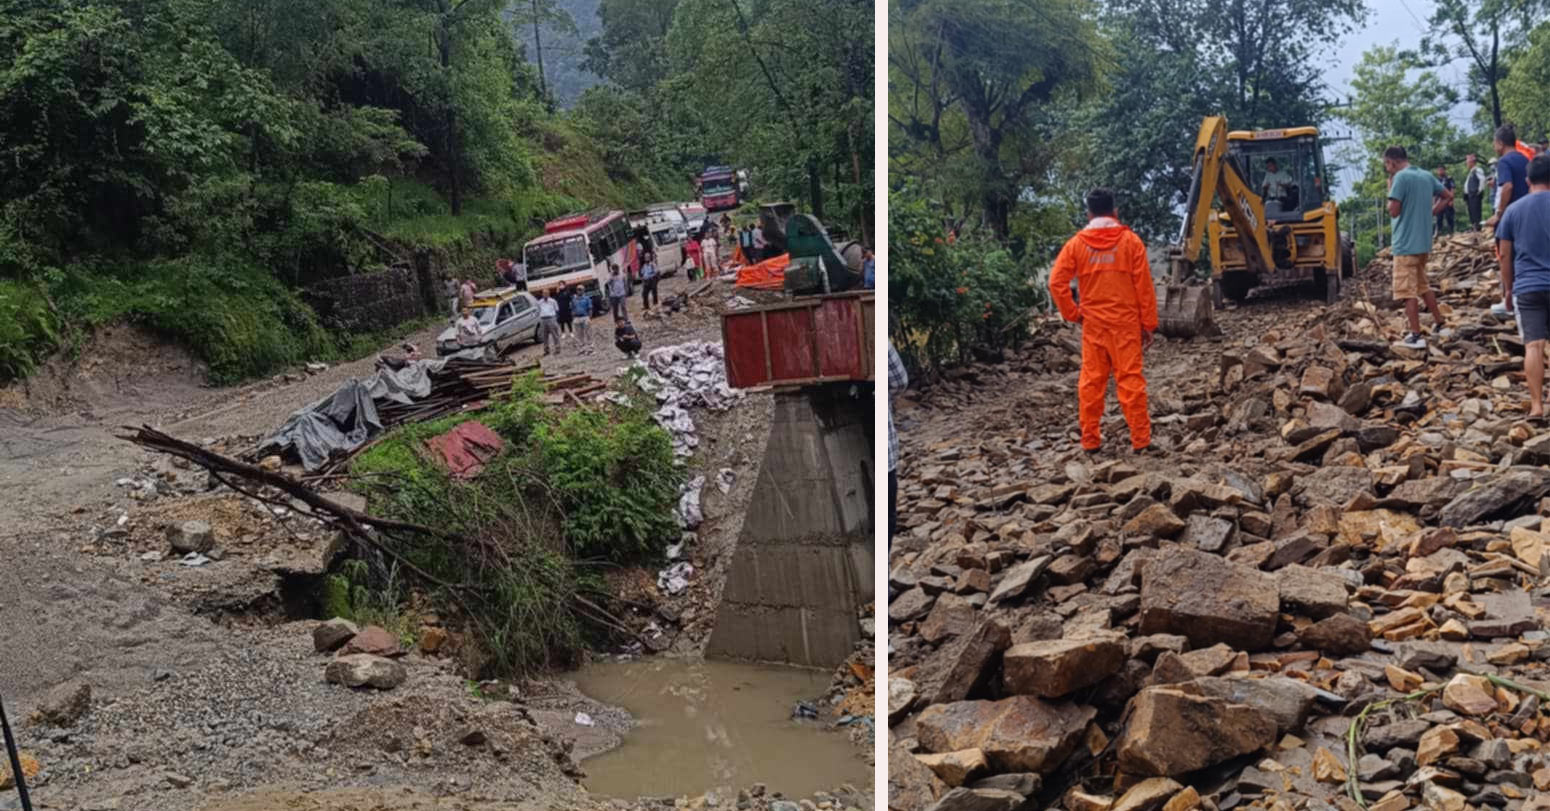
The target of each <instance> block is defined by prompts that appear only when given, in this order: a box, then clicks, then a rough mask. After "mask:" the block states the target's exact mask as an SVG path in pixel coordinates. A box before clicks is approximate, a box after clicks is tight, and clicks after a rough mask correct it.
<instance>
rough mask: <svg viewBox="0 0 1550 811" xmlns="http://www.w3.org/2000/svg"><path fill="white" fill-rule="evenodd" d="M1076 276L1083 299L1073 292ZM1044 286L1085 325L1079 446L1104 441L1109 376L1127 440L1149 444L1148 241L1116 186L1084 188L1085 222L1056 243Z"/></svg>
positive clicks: (1151, 317)
mask: <svg viewBox="0 0 1550 811" xmlns="http://www.w3.org/2000/svg"><path fill="white" fill-rule="evenodd" d="M1073 278H1074V279H1076V286H1077V292H1078V294H1080V296H1081V304H1080V305H1078V304H1077V303H1076V301H1074V300H1073V299H1072V297H1071V280H1072V279H1073ZM1049 289H1050V296H1051V297H1052V298H1053V299H1054V300H1055V304H1056V306H1058V307H1059V308H1060V315H1061V317H1062V318H1065V319H1066V320H1067V321H1072V322H1075V323H1078V324H1081V325H1082V372H1081V375H1080V376H1079V377H1078V378H1077V382H1076V400H1077V414H1078V417H1079V419H1080V422H1081V426H1082V449H1083V450H1085V451H1087V452H1088V453H1095V452H1097V451H1098V450H1099V448H1101V447H1102V446H1103V436H1102V432H1101V423H1102V422H1103V410H1104V398H1105V395H1106V391H1107V389H1108V387H1109V377H1110V376H1111V375H1112V376H1113V377H1114V382H1115V385H1114V388H1115V392H1116V394H1117V395H1118V398H1119V405H1120V410H1121V411H1123V412H1124V414H1125V424H1126V425H1128V426H1129V427H1130V447H1131V449H1132V450H1134V451H1136V452H1138V453H1139V452H1143V451H1145V450H1147V449H1148V448H1150V447H1151V445H1152V420H1151V416H1150V415H1149V414H1148V413H1147V402H1146V377H1145V375H1144V374H1143V373H1142V371H1141V359H1142V355H1143V353H1144V352H1145V351H1146V350H1147V349H1149V348H1150V347H1151V346H1152V333H1153V332H1156V331H1157V290H1156V289H1155V288H1154V287H1153V286H1152V268H1151V266H1150V265H1149V264H1148V263H1147V260H1146V244H1145V243H1143V242H1142V241H1141V238H1140V237H1138V236H1136V234H1135V232H1134V231H1131V230H1130V229H1129V228H1127V227H1126V226H1124V225H1123V224H1121V223H1120V221H1119V218H1118V215H1117V214H1116V212H1115V208H1114V192H1112V191H1109V190H1108V189H1093V190H1092V191H1090V192H1088V193H1087V227H1086V228H1083V229H1082V230H1081V231H1078V232H1077V234H1076V236H1074V237H1072V238H1071V239H1070V240H1069V241H1068V242H1066V244H1065V247H1063V248H1061V249H1060V255H1059V256H1058V257H1056V259H1055V268H1054V270H1053V271H1052V272H1051V273H1050V278H1049Z"/></svg>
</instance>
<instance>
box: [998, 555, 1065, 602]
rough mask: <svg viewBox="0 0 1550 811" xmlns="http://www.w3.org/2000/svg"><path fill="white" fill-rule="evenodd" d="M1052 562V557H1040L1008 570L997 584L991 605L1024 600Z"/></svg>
mask: <svg viewBox="0 0 1550 811" xmlns="http://www.w3.org/2000/svg"><path fill="white" fill-rule="evenodd" d="M1052 561H1054V556H1052V555H1038V556H1036V557H1034V558H1032V559H1031V560H1027V561H1024V562H1022V563H1019V564H1017V565H1016V566H1013V567H1012V568H1010V569H1008V570H1007V572H1006V574H1004V575H1001V580H1000V582H998V583H996V590H995V591H993V592H991V593H990V604H991V605H997V604H999V603H1002V602H1005V601H1007V600H1020V599H1022V598H1023V596H1024V595H1026V594H1027V593H1028V590H1029V589H1030V588H1032V586H1033V584H1034V582H1035V581H1037V580H1038V579H1039V575H1041V574H1043V573H1044V570H1045V569H1048V568H1049V565H1050V563H1051V562H1052Z"/></svg>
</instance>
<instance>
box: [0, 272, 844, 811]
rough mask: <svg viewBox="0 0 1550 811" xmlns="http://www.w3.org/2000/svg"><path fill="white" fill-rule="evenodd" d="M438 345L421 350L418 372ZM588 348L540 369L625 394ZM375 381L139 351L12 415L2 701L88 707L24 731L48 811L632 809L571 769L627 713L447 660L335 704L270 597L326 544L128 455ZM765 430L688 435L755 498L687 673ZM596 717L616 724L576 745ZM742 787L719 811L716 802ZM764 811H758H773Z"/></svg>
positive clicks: (27, 387) (714, 535)
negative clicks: (181, 540) (196, 526)
mask: <svg viewBox="0 0 1550 811" xmlns="http://www.w3.org/2000/svg"><path fill="white" fill-rule="evenodd" d="M688 287H690V285H689V283H688V282H687V281H686V280H685V279H683V278H682V276H678V277H673V278H670V279H667V280H665V281H664V283H663V285H662V296H663V298H664V300H665V299H667V298H668V297H669V296H672V295H675V294H677V293H679V292H681V291H683V290H686V289H687V288H688ZM731 295H733V291H732V288H731V286H730V285H725V284H720V283H718V284H717V285H716V286H715V287H713V288H712V290H711V291H710V292H707V293H706V294H704V295H703V296H702V297H700V298H699V299H697V300H695V301H694V303H693V304H692V305H691V306H690V307H689V308H688V309H687V310H686V311H685V312H682V313H677V314H672V315H664V316H661V317H649V316H642V315H640V314H639V313H635V317H634V321H635V325H636V327H637V329H638V330H639V332H640V333H641V335H642V338H643V340H644V342H645V349H646V350H647V351H649V350H650V349H652V348H655V347H660V346H666V345H672V344H677V343H683V342H686V341H712V342H719V340H720V324H719V318H718V317H717V315H716V312H717V307H719V306H720V305H721V304H722V303H723V302H724V301H725V300H726V299H727V298H729V297H730V296H731ZM638 303H639V302H638V300H637V301H635V302H632V305H638ZM632 312H635V310H634V309H633V308H632ZM605 324H606V326H605ZM441 329H442V327H441V326H440V325H438V326H436V327H434V328H430V329H426V330H423V331H421V332H420V333H419V334H416V335H414V336H411V337H409V338H408V340H411V341H414V342H416V343H418V344H419V345H420V347H421V348H422V350H425V349H427V348H429V347H433V346H434V338H435V335H436V333H437V332H439V331H440V330H441ZM593 342H594V347H595V351H594V352H592V353H590V354H584V353H582V352H580V351H579V347H577V346H576V345H575V344H574V342H572V341H571V340H570V339H567V341H566V345H565V346H564V348H563V349H562V351H561V353H560V354H559V355H558V356H556V357H550V358H545V359H544V368H545V370H546V371H548V372H553V373H562V374H564V373H576V372H587V373H591V374H595V375H597V376H599V377H611V376H613V375H614V374H615V373H616V372H618V371H619V370H621V369H623V368H625V367H626V365H627V363H628V361H627V360H626V359H625V358H624V357H623V356H622V355H621V354H620V353H619V352H617V351H616V350H615V349H614V348H613V345H612V328H611V322H606V321H605V319H597V320H596V321H595V322H594V324H593ZM522 354H523V355H524V356H528V355H540V354H541V347H537V346H534V347H527V348H524V349H523V350H522ZM374 363H375V357H374V356H373V357H367V358H362V359H360V360H357V361H353V362H350V363H342V364H338V365H335V366H331V367H329V368H327V369H326V370H322V371H318V372H315V373H307V372H305V371H302V370H297V371H293V372H291V373H289V374H286V375H280V376H277V377H275V378H273V379H270V380H265V381H259V382H255V383H251V384H248V385H245V386H240V387H234V388H226V389H214V388H209V387H206V386H204V385H202V384H201V383H200V382H199V380H200V376H199V368H198V364H196V363H195V362H193V361H192V360H191V359H189V358H188V357H187V356H186V355H185V354H183V353H181V352H179V351H177V350H176V349H174V348H172V347H169V346H167V345H165V344H162V343H161V342H159V341H157V340H156V339H154V338H153V337H150V336H148V335H146V334H144V333H142V332H140V331H138V330H135V329H133V328H127V327H126V328H117V329H113V330H108V331H106V332H104V333H102V334H100V335H99V336H97V337H96V338H95V339H94V340H93V341H92V343H91V345H90V346H88V347H87V348H86V349H85V350H84V351H83V352H82V353H81V355H80V356H79V358H75V359H56V360H55V361H53V362H52V363H51V364H49V366H48V367H47V368H46V369H45V370H44V371H43V372H41V373H40V374H39V375H37V376H35V377H34V378H33V379H32V380H30V381H28V382H27V383H26V384H19V385H15V386H12V387H9V388H7V389H3V390H0V492H3V493H4V494H5V503H4V507H3V508H0V560H4V561H5V565H4V567H3V568H4V571H5V572H6V574H7V578H6V581H7V582H6V586H5V588H3V589H0V629H3V630H0V688H3V689H4V690H5V691H6V692H5V693H4V698H5V700H6V702H7V710H8V711H9V713H10V715H11V717H12V718H13V719H25V718H27V717H28V715H29V714H30V713H31V712H32V711H33V710H35V709H36V708H38V707H39V706H43V705H46V704H48V702H49V700H50V699H49V696H48V695H47V694H48V692H49V691H50V690H51V689H53V688H56V687H57V686H59V685H61V684H65V683H67V682H84V683H87V684H89V685H90V687H91V690H92V699H91V702H90V710H89V711H88V712H87V713H86V714H85V715H84V716H83V718H82V719H81V720H80V721H79V722H77V723H76V724H75V725H74V726H72V727H70V728H68V729H64V728H56V727H53V726H48V725H41V724H29V723H26V722H23V724H22V727H21V729H20V730H19V731H20V733H21V735H20V737H21V739H22V746H23V747H24V748H25V749H28V750H29V751H31V752H32V753H33V754H34V755H35V756H36V757H37V758H38V760H39V761H40V762H41V763H42V764H43V772H42V774H40V775H39V776H38V777H37V778H35V779H34V780H33V781H32V782H33V792H32V795H33V802H34V805H35V806H36V807H38V808H72V809H134V808H153V807H154V808H158V809H170V810H172V811H182V810H183V809H188V810H189V811H193V809H200V808H208V809H222V810H223V811H239V809H259V808H266V809H267V808H282V807H283V808H305V809H330V810H331V811H344V810H345V809H355V808H360V809H366V808H372V809H405V811H407V809H420V808H426V809H430V808H435V809H468V811H475V809H480V810H482V809H494V808H502V809H526V808H534V809H537V808H576V809H589V808H594V807H603V806H607V805H609V804H610V802H612V803H613V805H612V807H620V805H621V804H620V803H619V802H618V801H609V800H606V799H602V798H599V797H595V796H594V795H592V794H589V793H588V792H587V791H585V790H584V789H583V788H582V786H581V783H580V782H578V781H579V777H580V775H581V774H583V770H582V768H580V767H578V765H577V760H578V759H579V758H580V757H581V756H582V755H583V754H587V753H589V752H592V751H600V750H603V749H607V748H609V747H612V746H614V745H617V743H618V741H619V740H621V739H622V737H623V736H624V735H625V734H627V731H628V729H629V727H630V717H629V714H628V713H626V712H624V711H623V710H621V709H618V708H614V707H609V706H607V705H604V704H601V703H599V702H597V701H593V700H592V699H589V698H587V697H586V696H584V695H582V694H581V693H580V691H578V690H577V689H576V688H575V686H574V684H572V683H571V682H570V681H568V680H566V679H563V678H560V679H556V680H552V681H544V682H532V683H528V684H519V685H515V686H514V687H515V690H516V693H517V695H518V700H516V701H490V700H488V699H487V697H484V696H482V695H481V694H480V693H479V691H477V690H475V689H472V687H471V685H470V684H469V682H468V681H467V680H466V679H464V678H463V677H462V676H461V675H459V674H458V672H457V671H456V668H455V666H454V664H453V662H452V660H449V659H444V658H437V657H432V656H424V655H421V654H419V653H418V652H415V653H411V654H410V655H409V656H408V657H406V658H405V659H403V660H401V661H403V662H404V663H405V665H406V669H407V672H408V679H407V681H406V682H405V683H404V684H403V685H402V686H400V687H398V688H397V689H395V690H393V691H391V692H388V693H381V694H367V693H359V692H352V691H350V690H347V689H344V688H340V687H337V686H335V685H330V684H327V683H325V682H324V680H323V678H322V671H323V666H324V665H325V664H326V663H327V655H326V654H317V653H314V652H313V649H312V643H311V630H312V628H313V627H315V626H316V624H317V623H316V622H315V621H313V620H311V619H310V618H302V617H297V616H292V615H290V614H289V613H288V608H287V605H286V602H285V600H286V597H285V595H284V594H282V593H280V592H281V591H283V588H284V586H285V582H286V581H285V578H284V577H282V576H280V575H277V572H282V571H288V570H292V569H295V568H297V564H296V563H295V559H297V558H306V557H307V556H316V555H317V554H318V552H319V549H320V548H321V547H322V546H324V545H326V543H327V538H326V537H325V535H324V533H322V532H321V531H319V530H317V528H308V527H306V526H300V525H296V524H297V522H290V524H291V525H288V528H282V527H281V526H280V525H279V524H280V522H282V521H284V520H285V519H283V518H277V517H275V516H274V515H270V514H266V513H265V511H264V510H262V509H260V508H258V507H256V506H255V505H252V504H248V503H244V502H243V500H242V499H240V498H237V497H235V496H233V495H231V494H230V493H225V494H222V493H220V492H216V493H204V492H202V491H203V487H202V486H201V484H200V482H199V481H198V480H199V479H200V478H201V477H202V475H203V474H202V473H201V472H198V471H189V470H184V469H179V468H177V467H175V466H173V465H171V463H170V461H169V460H167V459H165V458H153V457H152V456H151V455H150V454H147V453H145V452H142V451H140V450H139V449H138V448H136V447H135V446H133V445H130V444H129V443H127V442H123V441H120V440H117V439H115V438H114V437H113V433H114V431H115V430H116V429H118V428H119V427H121V426H126V425H127V426H135V425H140V424H149V425H152V426H154V427H157V428H159V429H160V430H163V431H166V432H168V433H170V434H172V435H174V436H178V437H180V438H185V439H189V440H192V441H204V440H210V441H212V442H215V443H216V447H217V448H231V449H237V448H241V447H247V446H250V445H251V444H252V441H253V440H254V439H257V438H258V437H259V436H260V435H263V434H266V433H267V432H269V431H271V430H272V429H274V428H276V427H278V426H279V425H280V424H281V423H282V422H283V421H284V419H285V417H286V416H287V415H288V414H290V413H291V412H292V411H294V410H296V409H297V408H300V407H302V406H304V405H306V404H308V403H310V402H313V401H315V400H317V399H319V398H321V397H323V396H325V395H327V394H328V393H330V392H332V391H333V390H334V389H336V388H337V387H338V386H339V385H340V384H341V383H343V382H344V381H345V380H347V379H348V378H350V377H356V376H363V375H367V374H370V373H371V371H372V369H373V366H374ZM769 414H770V398H769V397H768V395H753V396H750V397H748V398H746V399H745V400H744V401H743V402H742V403H741V404H739V405H738V406H736V407H735V408H733V409H731V410H729V411H727V412H722V413H715V414H703V415H702V414H696V415H695V417H696V423H697V426H698V427H699V430H700V431H701V432H702V437H701V439H702V445H701V447H700V449H699V452H698V453H697V455H696V456H695V457H694V459H693V460H692V461H691V465H692V466H694V467H696V468H703V471H705V472H708V473H709V476H710V477H712V478H714V476H715V475H716V473H717V471H719V470H721V469H731V470H733V471H734V472H735V473H736V477H737V478H736V485H735V486H734V487H732V488H731V489H730V491H729V492H726V493H722V492H719V491H718V490H717V489H716V488H707V491H706V496H705V503H704V509H705V512H706V517H707V521H706V525H705V527H704V528H702V532H701V544H700V547H699V548H698V549H697V550H695V551H694V560H695V563H696V569H697V570H698V571H699V572H700V575H699V576H698V577H697V578H696V579H695V581H694V582H693V584H692V586H691V588H690V589H688V590H687V591H686V592H685V593H684V594H682V595H680V596H679V597H678V598H676V599H677V600H678V602H677V603H675V608H676V609H677V610H678V612H679V614H680V618H681V619H680V628H681V629H682V630H681V632H680V633H679V636H678V638H677V639H676V640H675V642H674V645H673V647H672V653H673V654H675V655H687V656H693V655H695V654H697V653H698V651H699V650H700V648H701V646H702V645H703V641H704V638H705V637H706V636H708V633H709V630H710V624H711V623H712V622H713V620H714V617H715V604H716V601H717V599H718V598H719V593H720V587H721V580H722V579H724V576H725V569H726V564H727V562H728V561H729V560H730V558H731V555H730V549H731V545H732V544H733V543H735V540H736V538H737V534H738V531H739V530H740V528H741V510H742V508H743V507H744V506H746V504H747V502H748V499H749V497H750V494H751V489H752V485H753V482H754V480H755V478H756V474H757V472H758V463H759V460H760V456H761V454H762V449H763V441H764V437H765V435H766V433H767V431H768V423H769ZM189 518H199V519H200V520H206V521H208V522H209V523H211V524H212V525H213V526H214V527H215V532H216V535H217V538H218V540H219V541H220V543H221V544H222V546H223V547H224V549H225V551H226V552H227V556H226V557H225V558H224V559H223V560H220V561H218V562H215V563H211V564H208V565H205V566H200V567H185V566H181V565H179V562H178V561H177V559H176V558H175V557H171V556H168V555H166V554H165V553H164V550H163V547H164V546H165V544H164V542H163V541H162V540H161V539H160V532H161V530H160V527H161V526H162V525H164V524H165V523H166V522H167V521H171V520H184V519H189ZM648 576H650V575H649V573H642V577H643V578H645V577H648ZM320 657H321V658H320ZM782 700H784V697H782ZM577 713H586V714H587V715H588V716H590V717H592V718H595V719H598V721H597V723H596V724H595V725H594V726H591V727H582V726H581V725H579V724H576V723H575V721H574V718H575V717H576V715H577ZM475 741H476V742H475ZM740 788H745V787H744V786H735V785H729V786H724V787H723V788H721V789H720V790H721V791H722V795H721V796H723V797H730V796H733V795H734V794H735V792H736V791H737V790H738V789H740ZM867 792H868V793H867V795H866V796H867V797H868V798H869V796H870V793H869V789H868V790H867ZM771 801H772V799H771V798H768V797H754V798H751V803H752V807H755V808H760V807H764V806H765V805H766V804H767V803H769V802H771ZM13 802H14V799H13V798H12V797H11V796H10V795H4V796H0V809H4V808H10V807H12V806H11V803H13ZM862 803H863V799H862V798H861V797H859V796H858V797H857V798H855V799H854V800H851V799H844V800H840V801H839V805H838V807H845V806H847V805H851V804H856V805H858V806H859V805H862ZM864 804H865V805H866V806H869V805H870V799H865V800H864ZM623 805H628V803H624V804H623Z"/></svg>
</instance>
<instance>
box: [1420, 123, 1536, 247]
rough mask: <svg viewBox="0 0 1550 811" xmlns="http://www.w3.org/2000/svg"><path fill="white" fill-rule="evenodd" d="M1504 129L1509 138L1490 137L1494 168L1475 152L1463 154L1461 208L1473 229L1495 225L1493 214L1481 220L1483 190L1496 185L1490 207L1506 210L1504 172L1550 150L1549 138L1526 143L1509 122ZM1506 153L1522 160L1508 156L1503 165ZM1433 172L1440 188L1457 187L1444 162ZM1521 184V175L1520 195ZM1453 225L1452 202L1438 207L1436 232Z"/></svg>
mask: <svg viewBox="0 0 1550 811" xmlns="http://www.w3.org/2000/svg"><path fill="white" fill-rule="evenodd" d="M1504 129H1507V130H1508V132H1507V133H1505V135H1506V136H1507V137H1508V138H1510V139H1511V140H1510V141H1508V142H1507V143H1502V142H1501V141H1500V140H1499V139H1494V138H1493V144H1492V145H1493V147H1494V148H1495V150H1496V154H1497V156H1498V160H1497V162H1496V167H1495V170H1494V171H1488V170H1487V167H1486V166H1484V165H1482V164H1481V162H1480V159H1479V157H1478V156H1477V155H1475V154H1474V153H1470V154H1468V155H1465V156H1464V209H1465V212H1466V213H1467V214H1468V216H1469V227H1470V229H1471V230H1474V231H1479V230H1480V229H1481V228H1482V227H1485V228H1494V227H1495V226H1496V222H1497V221H1496V220H1495V219H1494V218H1493V219H1491V220H1486V221H1484V222H1482V220H1481V217H1482V215H1483V213H1484V211H1483V209H1484V207H1485V195H1486V192H1487V191H1488V190H1489V189H1491V188H1493V187H1494V188H1495V189H1496V196H1495V197H1494V198H1493V206H1492V208H1493V209H1494V210H1495V211H1497V212H1500V211H1503V210H1505V209H1506V207H1507V205H1510V203H1511V201H1507V203H1506V204H1504V203H1503V200H1502V189H1503V185H1502V184H1503V183H1507V182H1509V181H1508V180H1507V179H1505V178H1504V175H1507V174H1511V173H1512V172H1513V171H1517V170H1521V169H1522V167H1524V166H1527V164H1528V162H1529V161H1531V160H1533V159H1534V158H1535V157H1538V156H1539V155H1543V154H1546V153H1547V152H1550V141H1540V142H1539V143H1537V144H1526V143H1524V142H1522V141H1520V140H1518V136H1517V132H1516V128H1514V127H1512V126H1511V125H1508V126H1506V127H1504ZM1507 155H1517V156H1518V157H1520V158H1522V160H1521V161H1520V160H1518V158H1512V159H1509V160H1508V162H1507V168H1506V169H1503V163H1502V161H1501V160H1500V158H1502V157H1505V156H1507ZM1520 164H1521V165H1520ZM1436 172H1437V180H1438V182H1439V183H1441V184H1442V186H1443V188H1445V189H1447V190H1448V191H1450V192H1456V191H1457V188H1458V187H1457V185H1456V184H1455V181H1454V179H1453V178H1452V177H1450V176H1449V175H1448V167H1447V166H1446V165H1443V166H1438V167H1437V169H1436ZM1524 188H1525V186H1524V185H1523V181H1522V179H1521V178H1520V182H1519V184H1518V193H1519V194H1520V195H1521V194H1525V193H1526V192H1525V191H1524ZM1455 227H1456V216H1455V214H1454V211H1453V206H1452V205H1448V206H1444V207H1443V208H1442V210H1441V211H1438V212H1437V221H1436V224H1435V229H1436V232H1437V233H1439V234H1443V233H1448V234H1451V233H1454V231H1455Z"/></svg>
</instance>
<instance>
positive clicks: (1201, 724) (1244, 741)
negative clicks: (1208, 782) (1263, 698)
mask: <svg viewBox="0 0 1550 811" xmlns="http://www.w3.org/2000/svg"><path fill="white" fill-rule="evenodd" d="M1129 713H1130V721H1129V723H1127V724H1126V725H1125V730H1124V732H1123V733H1121V735H1120V739H1119V745H1118V753H1119V767H1120V770H1121V771H1124V772H1126V773H1128V774H1136V775H1149V776H1157V777H1172V776H1175V775H1181V774H1187V773H1189V772H1193V771H1196V770H1198V769H1203V768H1205V767H1207V766H1211V765H1213V764H1216V763H1221V762H1222V761H1224V760H1228V759H1230V758H1235V757H1238V756H1239V755H1246V754H1248V753H1250V752H1255V751H1258V750H1260V749H1263V748H1264V747H1266V746H1269V745H1270V744H1271V743H1273V742H1274V741H1275V739H1276V722H1275V720H1274V719H1273V718H1271V717H1270V715H1269V714H1268V713H1265V712H1263V711H1261V710H1259V709H1257V708H1255V707H1251V706H1249V705H1247V704H1235V703H1233V702H1230V701H1227V700H1225V699H1221V698H1215V697H1211V696H1203V695H1192V694H1190V693H1187V692H1185V690H1184V689H1181V688H1177V687H1148V688H1146V689H1145V690H1142V691H1141V692H1140V693H1138V694H1137V695H1136V697H1135V698H1134V699H1132V701H1131V706H1130V709H1129Z"/></svg>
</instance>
